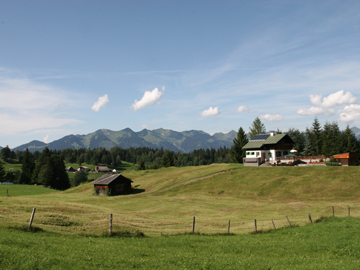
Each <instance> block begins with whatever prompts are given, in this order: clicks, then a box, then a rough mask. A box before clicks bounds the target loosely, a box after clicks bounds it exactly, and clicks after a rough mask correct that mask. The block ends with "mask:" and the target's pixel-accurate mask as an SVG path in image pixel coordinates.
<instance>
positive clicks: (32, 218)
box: [29, 208, 36, 230]
mask: <svg viewBox="0 0 360 270" xmlns="http://www.w3.org/2000/svg"><path fill="white" fill-rule="evenodd" d="M35 210H36V208H33V210H32V214H31V218H30V223H29V230H30V229H31V224H32V222H33V220H34V215H35Z"/></svg>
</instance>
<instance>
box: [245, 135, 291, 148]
mask: <svg viewBox="0 0 360 270" xmlns="http://www.w3.org/2000/svg"><path fill="white" fill-rule="evenodd" d="M285 136H288V135H287V134H286V133H283V134H276V135H274V136H269V137H267V139H266V140H255V141H252V140H250V141H249V142H248V143H247V144H246V145H245V146H243V149H253V148H255V149H257V148H261V147H262V146H263V145H268V144H277V143H278V142H280V141H281V140H282V139H283V138H284V137H285ZM289 138H290V137H289Z"/></svg>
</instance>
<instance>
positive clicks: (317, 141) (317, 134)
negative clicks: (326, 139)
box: [310, 117, 322, 155]
mask: <svg viewBox="0 0 360 270" xmlns="http://www.w3.org/2000/svg"><path fill="white" fill-rule="evenodd" d="M321 133H322V130H321V125H320V123H319V120H318V119H317V118H316V117H315V119H314V122H313V124H312V128H311V137H310V140H311V144H312V147H313V150H314V152H315V155H320V154H321V148H322V140H321Z"/></svg>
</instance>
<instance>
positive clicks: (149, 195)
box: [0, 164, 360, 236]
mask: <svg viewBox="0 0 360 270" xmlns="http://www.w3.org/2000/svg"><path fill="white" fill-rule="evenodd" d="M359 170H360V169H359V167H325V166H323V167H320V166H308V167H270V168H252V167H243V166H242V165H237V164H212V165H209V166H197V167H195V166H194V167H182V168H175V167H170V168H162V169H159V170H147V171H146V170H145V171H126V172H124V173H123V174H124V176H126V177H129V178H130V179H132V180H133V184H132V185H133V187H134V188H135V189H134V192H133V193H132V194H129V195H125V196H124V195H123V196H113V197H106V196H95V195H93V192H94V190H93V185H92V184H91V183H87V184H82V185H80V186H78V187H76V188H72V189H69V190H66V191H64V192H56V193H52V194H49V195H32V196H17V197H10V198H7V197H2V199H1V201H2V211H1V212H0V218H1V220H2V225H0V226H5V227H6V226H19V225H21V224H23V223H24V222H25V221H26V220H28V216H29V213H31V210H32V208H33V207H36V208H37V209H38V210H37V211H39V213H38V215H37V218H36V219H35V220H34V224H35V226H37V227H39V228H42V229H44V230H46V231H53V232H61V233H65V234H95V235H99V234H101V233H103V232H104V230H106V228H108V217H109V214H110V213H112V214H113V215H114V222H115V223H116V224H117V226H118V227H117V228H120V227H121V228H124V229H128V230H132V231H134V230H140V231H141V232H144V233H146V234H147V235H150V236H159V235H160V234H161V233H165V234H176V233H182V232H185V231H189V230H190V228H191V222H192V218H193V217H194V216H196V220H197V222H196V224H197V225H196V226H197V227H196V228H197V230H198V231H200V232H202V233H221V232H224V230H226V224H227V222H228V220H231V224H232V225H231V226H232V227H231V228H232V232H234V233H246V232H251V231H252V230H253V222H254V219H255V218H256V219H257V220H258V228H259V229H264V230H266V229H270V228H271V227H272V223H271V220H273V221H274V222H275V224H276V226H279V227H283V226H286V225H287V221H286V219H285V216H288V217H289V219H290V221H291V222H292V223H293V224H299V225H304V224H306V223H308V219H307V216H308V214H309V213H311V215H312V217H313V219H316V218H320V217H321V216H328V215H331V213H332V212H331V206H334V207H335V213H336V215H337V216H346V215H347V213H348V212H347V211H348V206H350V207H351V215H352V216H355V217H356V216H357V217H360V208H359V207H358V204H359V200H360V199H359V198H360V180H359V177H358V175H359ZM66 224H72V225H66Z"/></svg>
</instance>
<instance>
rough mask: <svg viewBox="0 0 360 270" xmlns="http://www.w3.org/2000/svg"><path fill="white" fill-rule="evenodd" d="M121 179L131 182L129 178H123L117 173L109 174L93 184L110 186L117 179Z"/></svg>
mask: <svg viewBox="0 0 360 270" xmlns="http://www.w3.org/2000/svg"><path fill="white" fill-rule="evenodd" d="M119 177H120V178H121V179H122V180H126V181H130V182H132V180H130V179H129V178H126V177H125V176H122V175H121V174H116V173H108V174H104V175H103V176H101V177H99V179H97V180H96V181H95V182H93V184H94V185H109V184H110V183H111V182H112V181H114V180H115V179H117V178H119Z"/></svg>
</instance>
